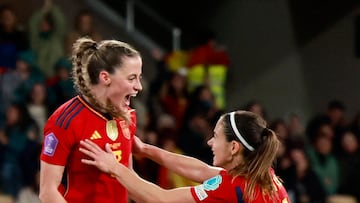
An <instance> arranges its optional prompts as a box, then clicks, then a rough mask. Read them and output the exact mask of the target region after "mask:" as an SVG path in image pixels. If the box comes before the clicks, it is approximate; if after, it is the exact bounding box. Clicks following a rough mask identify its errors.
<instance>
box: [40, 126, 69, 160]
mask: <svg viewBox="0 0 360 203" xmlns="http://www.w3.org/2000/svg"><path fill="white" fill-rule="evenodd" d="M72 138H73V131H72V128H68V129H64V128H60V127H57V126H54V125H52V124H51V121H50V120H49V121H48V123H47V124H46V126H45V128H44V142H43V146H42V150H41V155H40V159H41V160H42V161H45V162H46V163H49V164H54V165H60V166H65V165H66V162H67V158H68V156H69V154H70V152H71V149H72V148H73V146H74V139H72Z"/></svg>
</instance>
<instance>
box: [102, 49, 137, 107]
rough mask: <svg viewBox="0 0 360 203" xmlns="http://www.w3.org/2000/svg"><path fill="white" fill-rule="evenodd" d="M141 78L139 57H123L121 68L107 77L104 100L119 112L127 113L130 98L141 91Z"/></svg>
mask: <svg viewBox="0 0 360 203" xmlns="http://www.w3.org/2000/svg"><path fill="white" fill-rule="evenodd" d="M141 76H142V60H141V57H140V56H136V57H124V58H123V64H122V65H121V67H120V68H116V69H115V72H114V73H113V74H110V75H108V80H109V83H108V85H107V87H106V88H105V89H106V91H105V95H104V96H105V98H108V99H109V100H110V101H111V103H112V104H113V105H114V106H115V107H117V108H118V109H120V110H121V111H123V112H127V111H128V108H129V106H130V98H131V97H132V96H136V95H137V93H138V92H139V91H141V90H142V85H141V81H140V80H141Z"/></svg>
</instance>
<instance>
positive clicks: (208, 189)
mask: <svg viewBox="0 0 360 203" xmlns="http://www.w3.org/2000/svg"><path fill="white" fill-rule="evenodd" d="M272 174H273V182H274V185H275V187H276V188H277V195H278V198H277V199H275V200H274V199H270V198H269V197H268V196H265V198H263V196H262V195H261V192H260V189H259V188H258V187H256V188H255V194H257V195H256V198H255V200H254V201H253V202H252V203H266V202H267V203H290V201H289V199H288V195H287V192H286V190H285V188H284V187H283V186H282V184H281V183H280V182H279V181H278V179H277V177H276V176H275V174H274V173H273V172H272ZM245 184H246V180H245V178H244V177H236V178H235V179H233V177H232V176H231V175H229V174H228V173H227V172H226V171H221V172H220V174H219V175H217V176H215V177H213V178H210V179H209V180H207V181H205V182H204V183H203V184H201V185H198V186H194V187H191V194H192V196H193V197H194V199H195V201H196V202H204V203H215V202H216V203H218V202H229V203H230V202H234V203H245V200H244V198H243V197H244V187H245Z"/></svg>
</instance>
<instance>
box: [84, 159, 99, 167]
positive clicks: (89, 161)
mask: <svg viewBox="0 0 360 203" xmlns="http://www.w3.org/2000/svg"><path fill="white" fill-rule="evenodd" d="M81 163H83V164H87V165H92V166H95V165H96V162H95V161H93V160H89V159H81Z"/></svg>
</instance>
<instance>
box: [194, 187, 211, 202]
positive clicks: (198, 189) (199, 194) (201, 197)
mask: <svg viewBox="0 0 360 203" xmlns="http://www.w3.org/2000/svg"><path fill="white" fill-rule="evenodd" d="M194 190H195V194H196V196H197V197H198V198H199V200H200V201H203V200H204V199H206V198H207V197H208V194H207V193H206V191H205V190H204V185H197V186H195V187H194Z"/></svg>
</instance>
